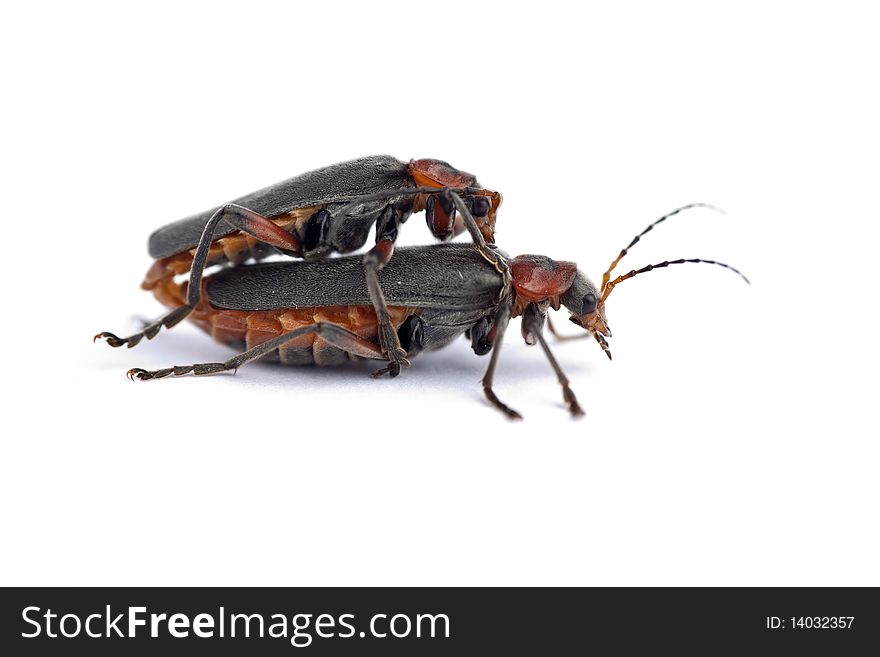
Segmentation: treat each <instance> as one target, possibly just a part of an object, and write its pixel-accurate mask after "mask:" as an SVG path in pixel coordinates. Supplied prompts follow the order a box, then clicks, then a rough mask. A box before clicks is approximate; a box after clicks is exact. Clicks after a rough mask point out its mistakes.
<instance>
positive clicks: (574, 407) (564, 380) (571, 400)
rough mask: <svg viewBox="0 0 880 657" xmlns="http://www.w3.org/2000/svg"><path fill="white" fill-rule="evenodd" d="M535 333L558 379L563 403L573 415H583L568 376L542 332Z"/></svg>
mask: <svg viewBox="0 0 880 657" xmlns="http://www.w3.org/2000/svg"><path fill="white" fill-rule="evenodd" d="M535 335H536V336H537V338H538V342H539V343H540V344H541V348H542V349H543V350H544V354H546V356H547V360H549V361H550V365H551V367H553V371H554V372H556V378H557V379H559V385H561V386H562V398H563V399H564V400H565V403H567V404H568V410H570V411H571V414H572V416H574V417H577V416H579V415H584V409H582V408H581V405H580V404H578V400H577V397H575V396H574V391H573V390H572V389H571V387H570V386H569V385H568V377H567V376H565V372H563V371H562V368H561V367H560V366H559V363H558V362H556V358H555V357H554V356H553V353H552V352H551V351H550V346H549V345H548V344H547V340H545V339H544V334H543V333H541V332H538V333H536V334H535Z"/></svg>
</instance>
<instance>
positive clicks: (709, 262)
mask: <svg viewBox="0 0 880 657" xmlns="http://www.w3.org/2000/svg"><path fill="white" fill-rule="evenodd" d="M689 262H693V263H699V262H702V263H705V264H707V265H718V266H719V267H724V268H725V269H729V270H730V271H732V272H733V273H734V274H737V275H738V276H739V277H740V278H742V279H743V280H744V281H745V282H746V283H748V284H749V285H751V284H752V282H751V281H750V280H749V279H748V278H746V275H745V274H743V273H742V272H741V271H740V270H739V269H737V268H736V267H731V266H730V265H727V264H725V263H723V262H716V261H715V260H703V259H701V258H680V259H678V260H667V261H666V262H660V263H658V264H656V265H648V266H647V267H642V268H641V269H633V270H632V271H631V272H629V273H628V274H623V275H622V276H618V277H617V278H615V279H614V280H613V281H611V282H610V283H608V284H607V285H606V286H604V288H603V291H602V299H601V300H600V301H599V303H604V302H605V299H607V298H608V295H609V294H611V290H613V289H614V286H615V285H617V284H618V283H622V282H623V281H625V280H626V279H628V278H632V277H633V276H638V275H639V274H644V273H645V272H648V271H652V270H654V269H660V268H661V267H668V266H669V265H683V264H685V263H689Z"/></svg>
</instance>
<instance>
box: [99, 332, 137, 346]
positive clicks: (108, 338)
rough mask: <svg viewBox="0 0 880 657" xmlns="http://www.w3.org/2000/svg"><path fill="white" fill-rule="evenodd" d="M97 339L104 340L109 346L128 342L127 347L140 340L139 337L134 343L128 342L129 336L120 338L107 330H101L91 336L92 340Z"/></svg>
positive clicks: (129, 340)
mask: <svg viewBox="0 0 880 657" xmlns="http://www.w3.org/2000/svg"><path fill="white" fill-rule="evenodd" d="M98 340H104V341H105V342H106V343H107V344H109V345H110V346H111V347H121V346H122V345H124V344H128V346H129V347H133V346H134V345H135V344H137V343H138V342H140V338H138V339H137V340H136V341H135V342H134V344H130V342H131V339H130V338H120V337H119V336H118V335H116V334H115V333H110V332H108V331H102V332H101V333H98V335H96V336H95V337H94V338H92V342H97V341H98Z"/></svg>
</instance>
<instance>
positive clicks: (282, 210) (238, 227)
mask: <svg viewBox="0 0 880 657" xmlns="http://www.w3.org/2000/svg"><path fill="white" fill-rule="evenodd" d="M500 204H501V194H499V193H498V192H495V191H492V190H489V189H485V188H482V187H480V186H479V184H478V183H477V179H476V177H475V176H473V175H472V174H469V173H466V172H464V171H460V170H458V169H456V168H454V167H453V166H451V165H450V164H448V163H447V162H443V161H441V160H434V159H421V160H410V162H409V163H406V162H402V161H400V160H397V159H395V158H393V157H390V156H388V155H375V156H370V157H364V158H360V159H357V160H351V161H348V162H341V163H339V164H335V165H332V166H329V167H324V168H322V169H317V170H315V171H310V172H308V173H305V174H302V175H299V176H296V177H294V178H290V179H288V180H285V181H282V182H280V183H277V184H275V185H272V186H270V187H266V188H265V189H261V190H259V191H257V192H253V193H252V194H248V195H246V196H243V197H241V198H238V199H236V200H234V201H232V202H231V203H227V204H225V205H222V206H220V207H217V208H213V209H211V210H207V211H205V212H201V213H199V214H196V215H193V216H191V217H188V218H186V219H182V220H180V221H177V222H174V223H171V224H168V225H167V226H163V227H162V228H159V229H158V230H156V231H155V232H154V233H153V234H152V235H150V239H149V251H150V255H151V256H152V257H153V258H155V262H154V263H153V266H152V267H151V268H150V270H149V272H148V273H147V276H146V278H145V280H144V282H143V285H142V287H144V288H145V289H149V290H154V291H155V292H156V294H157V296H159V297H160V300H168V299H170V298H172V297H173V296H175V295H174V293H171V294H169V293H168V289H169V288H173V287H174V285H175V284H174V281H173V279H174V276H175V275H177V274H183V273H186V272H189V274H190V277H189V287H188V290H189V292H188V294H187V295H186V296H185V297H184V298H182V299H178V300H177V301H178V305H177V306H173V307H172V310H171V311H170V312H168V313H167V314H165V315H163V316H162V317H160V318H159V319H158V320H156V321H155V322H152V323H150V324H147V325H146V326H144V327H143V329H142V330H141V331H139V332H137V333H134V334H133V335H129V336H128V337H125V338H120V337H118V336H116V335H115V334H113V333H110V332H107V331H104V332H101V333H99V334H98V335H96V336H95V339H96V340H97V339H104V340H106V341H107V343H108V344H110V345H111V346H113V347H121V346H122V345H127V346H128V347H134V346H136V345H137V344H138V343H139V342H140V341H141V340H142V339H143V338H145V337H146V338H147V339H148V340H150V339H152V338H153V337H155V335H156V334H157V333H158V332H159V331H160V329H161V328H163V327H165V328H171V327H172V326H174V325H175V324H177V323H178V322H180V321H181V320H183V319H184V318H186V317H187V316H188V315H189V314H190V313H191V312H192V311H193V309H194V308H195V307H196V306H197V305H198V303H199V300H200V297H201V289H202V286H201V280H202V275H203V273H204V271H205V268H206V267H208V266H211V265H216V264H224V263H233V264H237V263H239V262H241V261H243V260H245V259H247V258H254V259H257V260H259V259H261V258H263V257H265V256H266V255H269V254H271V253H272V252H275V251H281V252H282V253H284V254H286V255H290V256H296V257H301V258H304V259H306V260H316V259H320V258H324V257H327V256H329V255H330V254H332V253H334V252H338V253H349V252H352V251H356V250H357V249H359V248H360V247H361V246H363V245H364V243H365V242H366V240H367V234H368V233H369V230H370V228H371V227H372V225H373V224H374V223H375V224H376V243H375V245H374V246H373V248H371V249H370V250H369V251H368V252H367V253H366V254H365V255H364V256H363V267H364V270H365V274H366V278H365V282H364V285H365V289H366V290H367V291H368V293H369V296H370V303H371V304H372V306H373V308H374V309H375V311H376V314H377V316H378V321H379V334H378V339H379V343H380V344H381V345H382V348H383V349H384V350H385V353H386V354H388V358H389V361H390V363H389V367H388V368H387V372H388V373H389V374H391V376H396V375H397V374H398V373H399V372H400V368H401V367H408V366H409V361H408V360H407V358H406V351H405V350H404V349H403V348H402V347H401V345H400V342H399V340H398V338H397V334H396V332H395V331H394V329H393V326H392V324H391V321H390V316H389V314H388V305H387V303H386V301H385V298H384V296H383V293H382V287H381V286H380V284H379V280H378V272H379V271H380V270H381V269H382V268H383V267H384V266H385V265H387V264H388V262H389V261H390V260H391V258H392V255H393V253H394V243H395V241H396V239H397V236H398V232H399V229H400V225H401V224H402V223H404V222H405V221H406V220H407V219H408V218H409V216H410V215H411V214H412V213H414V212H420V211H422V210H425V214H426V219H427V223H428V227H429V229H430V230H431V232H432V233H433V234H434V236H435V237H436V238H437V239H439V240H448V239H449V238H451V237H452V236H453V235H454V234H456V233H459V232H462V231H463V230H468V231H469V233H470V235H471V238H472V239H473V241H474V243H475V244H476V247H477V249H478V250H479V251H480V253H482V255H483V257H484V258H486V259H487V260H489V261H490V262H493V263H494V264H495V266H496V267H497V268H498V269H499V271H500V272H502V273H503V274H505V275H506V269H505V263H504V262H503V260H502V259H501V257H500V256H499V254H498V253H497V251H496V250H495V249H494V248H492V246H491V245H492V243H493V242H494V240H495V215H496V213H497V211H498V207H499V205H500ZM457 215H458V216H457Z"/></svg>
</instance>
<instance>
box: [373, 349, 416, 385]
mask: <svg viewBox="0 0 880 657" xmlns="http://www.w3.org/2000/svg"><path fill="white" fill-rule="evenodd" d="M399 352H400V353H402V354H403V355H400V354H397V356H398V358H396V359H391V360H390V361H389V363H388V365H386V366H385V367H383V368H382V369H380V370H376V371H375V372H373V373H372V374H371V375H370V376H372V377H373V378H374V379H378V378H380V377H382V376H384V375H385V374H387V375H389V376H390V377H391V378H392V379H393V378H394V377H395V376H397V375H398V374H400V369H401V368H402V367H403V368H406V367H409V366H410V362H409V360H407V358H406V352H405V351H404V350H403V349H400V350H399Z"/></svg>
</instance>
